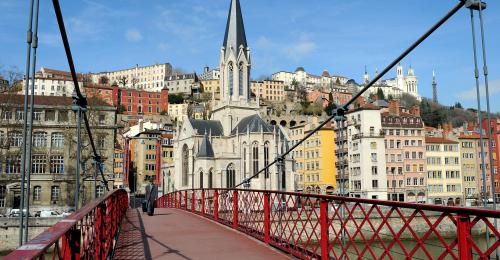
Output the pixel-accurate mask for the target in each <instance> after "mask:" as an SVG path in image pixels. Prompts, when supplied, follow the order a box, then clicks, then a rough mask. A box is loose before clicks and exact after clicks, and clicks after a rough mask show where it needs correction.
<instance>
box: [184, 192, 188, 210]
mask: <svg viewBox="0 0 500 260" xmlns="http://www.w3.org/2000/svg"><path fill="white" fill-rule="evenodd" d="M184 208H185V209H186V210H187V209H188V192H187V190H185V191H184Z"/></svg>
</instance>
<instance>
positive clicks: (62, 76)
mask: <svg viewBox="0 0 500 260" xmlns="http://www.w3.org/2000/svg"><path fill="white" fill-rule="evenodd" d="M77 78H78V85H79V86H83V76H82V75H81V74H78V75H77ZM25 87H26V79H23V83H22V90H21V91H20V92H19V94H24V92H25ZM34 87H35V95H37V96H60V97H71V95H72V94H73V91H74V89H75V85H74V84H73V79H72V77H71V74H70V73H69V72H67V71H60V70H54V69H49V68H44V67H42V68H41V69H40V71H38V72H36V73H35V86H34ZM28 88H29V89H31V79H30V80H29V86H28Z"/></svg>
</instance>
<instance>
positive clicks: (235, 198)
mask: <svg viewBox="0 0 500 260" xmlns="http://www.w3.org/2000/svg"><path fill="white" fill-rule="evenodd" d="M233 228H234V229H238V191H237V190H235V191H233Z"/></svg>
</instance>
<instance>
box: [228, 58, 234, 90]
mask: <svg viewBox="0 0 500 260" xmlns="http://www.w3.org/2000/svg"><path fill="white" fill-rule="evenodd" d="M228 71H229V73H228V82H229V96H232V95H233V86H234V68H233V63H232V62H229V64H228Z"/></svg>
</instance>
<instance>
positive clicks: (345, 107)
mask: <svg viewBox="0 0 500 260" xmlns="http://www.w3.org/2000/svg"><path fill="white" fill-rule="evenodd" d="M54 1H56V0H54ZM464 5H465V0H460V1H459V3H458V4H457V5H456V6H455V7H454V8H453V9H451V10H450V11H449V12H448V13H447V14H446V15H445V16H444V17H443V18H441V19H440V20H439V21H438V22H437V23H435V24H434V25H433V26H432V27H431V28H430V29H429V30H428V31H426V32H425V33H424V34H423V35H422V36H420V38H418V39H417V40H416V41H415V42H414V43H413V44H412V45H410V47H408V48H407V49H406V50H405V51H403V53H401V54H400V55H399V56H398V57H397V58H396V59H394V60H393V61H392V62H391V63H390V64H389V65H387V66H386V67H385V69H383V70H382V72H381V73H380V74H378V75H377V76H375V77H374V78H373V79H372V80H371V81H370V82H369V83H368V84H367V85H366V86H365V87H363V88H362V89H361V90H360V91H359V92H358V93H356V94H355V95H354V96H353V97H352V98H351V99H350V100H349V101H347V102H346V103H345V104H344V105H342V106H341V107H339V108H337V109H336V113H334V114H333V115H331V116H330V117H328V118H327V119H326V120H325V121H323V122H322V123H320V124H319V125H318V126H317V127H316V128H314V129H313V130H312V131H310V132H309V133H308V134H307V135H306V136H305V137H303V138H302V139H300V140H299V141H298V142H297V143H296V144H295V145H293V146H292V147H291V148H290V149H288V150H287V151H285V152H284V153H282V154H281V155H279V156H278V158H276V159H275V160H274V161H273V162H271V163H269V164H268V165H266V166H264V168H262V169H261V170H259V171H258V172H257V173H255V174H254V175H252V176H250V177H249V178H247V179H245V180H243V181H242V182H240V183H239V184H238V185H236V186H234V187H232V188H238V187H239V186H241V185H243V184H244V183H247V182H249V181H250V180H251V179H253V178H255V177H257V176H259V174H260V173H262V172H264V171H265V170H267V169H268V168H270V167H271V166H273V165H274V164H276V163H277V162H278V160H283V158H285V156H287V155H288V154H289V153H290V152H292V151H293V150H295V149H296V148H297V147H298V146H300V145H301V144H302V143H303V142H304V141H305V140H307V139H308V138H309V137H311V136H312V135H313V134H315V133H316V132H317V131H319V130H320V129H321V128H323V127H324V126H325V125H326V124H327V123H328V122H330V121H331V120H332V119H334V118H335V117H336V116H344V114H345V113H346V112H347V111H348V110H349V106H350V105H351V104H353V103H354V102H355V101H356V99H358V98H359V97H360V96H361V95H363V93H365V92H366V91H367V90H368V89H369V88H370V87H371V86H373V84H375V83H376V82H377V81H378V80H379V79H381V78H382V77H383V76H384V75H385V74H386V73H387V72H389V70H391V69H392V68H393V67H394V66H395V65H396V64H398V63H399V62H400V61H401V60H403V58H405V57H406V56H407V55H408V54H409V53H410V52H412V51H413V50H414V49H415V48H416V47H417V46H419V45H420V44H421V43H422V42H423V41H424V40H425V39H427V38H428V37H429V36H430V35H431V34H432V33H433V32H434V31H436V30H437V29H438V28H439V27H441V25H443V24H444V23H445V22H446V21H447V20H448V19H449V18H450V17H452V16H453V15H454V14H455V13H457V12H458V10H460V8H462V7H463V6H464ZM278 134H280V133H278Z"/></svg>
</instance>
